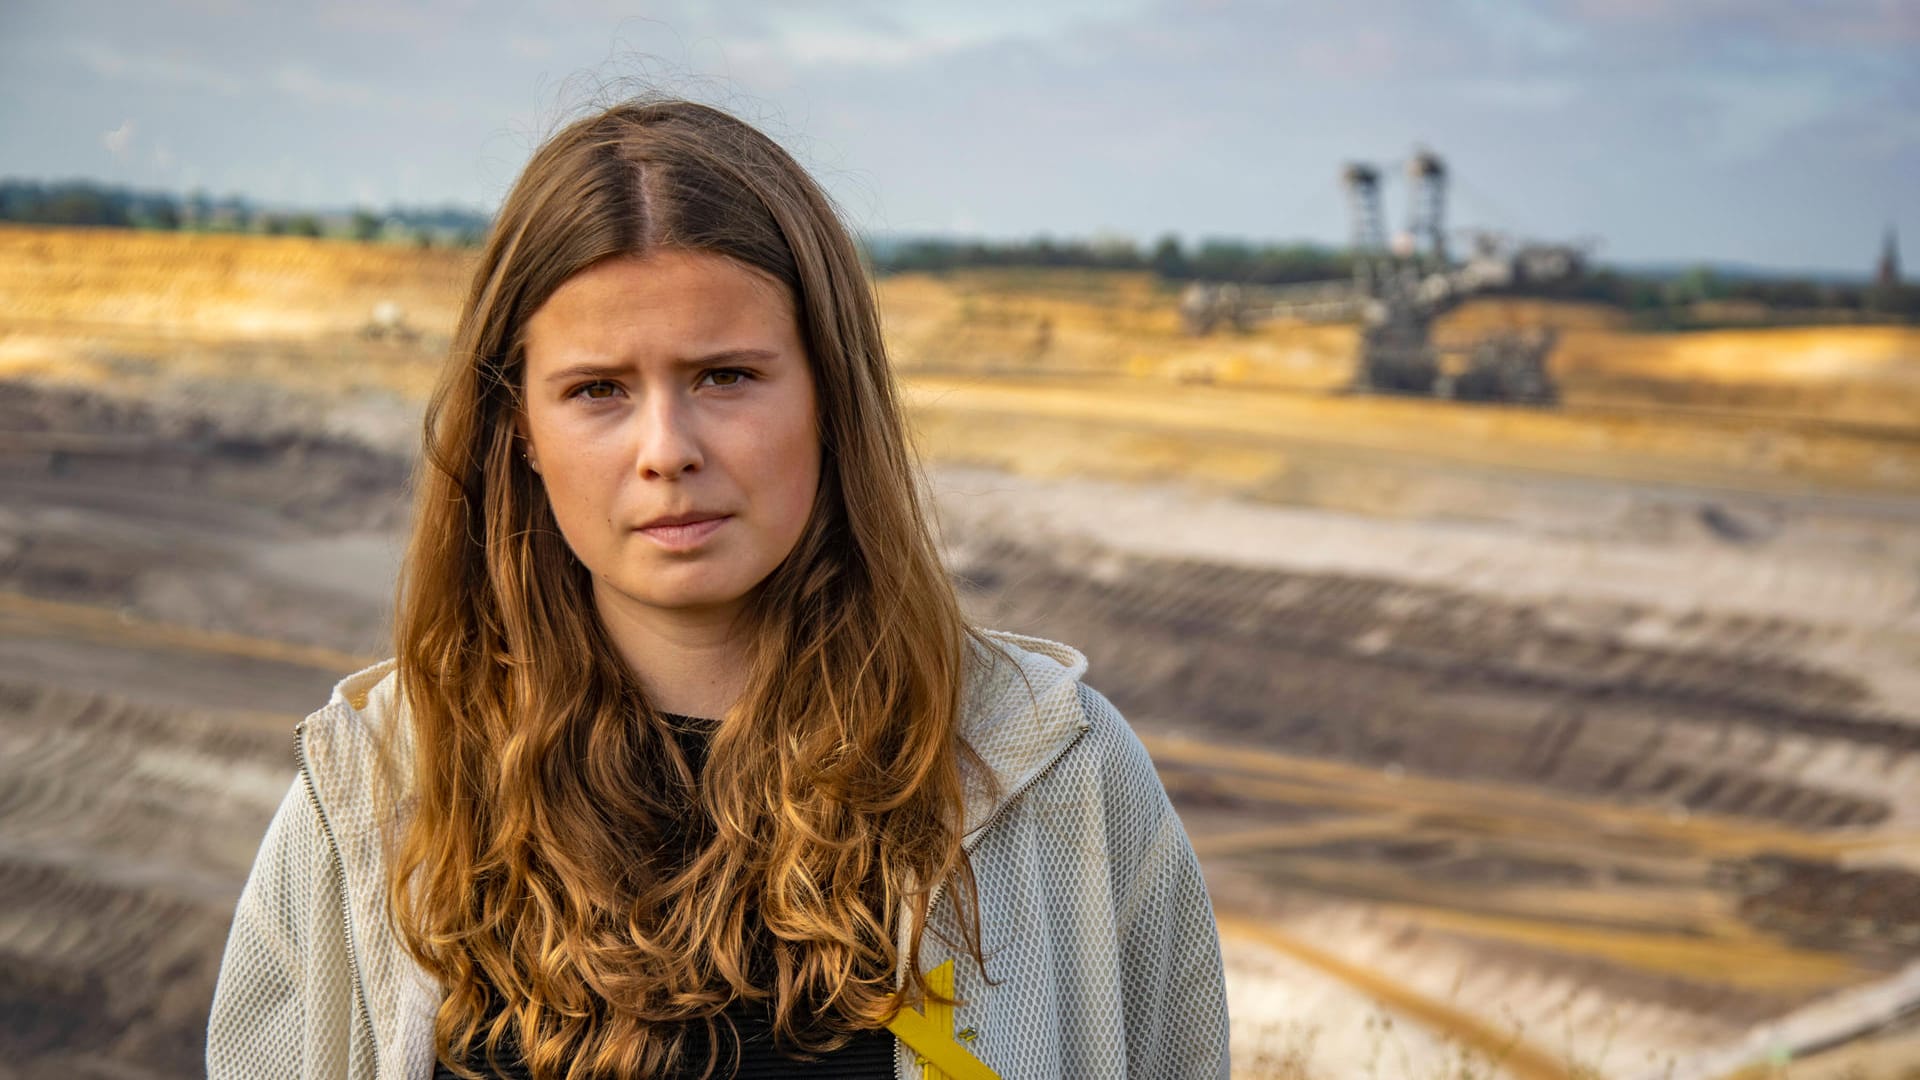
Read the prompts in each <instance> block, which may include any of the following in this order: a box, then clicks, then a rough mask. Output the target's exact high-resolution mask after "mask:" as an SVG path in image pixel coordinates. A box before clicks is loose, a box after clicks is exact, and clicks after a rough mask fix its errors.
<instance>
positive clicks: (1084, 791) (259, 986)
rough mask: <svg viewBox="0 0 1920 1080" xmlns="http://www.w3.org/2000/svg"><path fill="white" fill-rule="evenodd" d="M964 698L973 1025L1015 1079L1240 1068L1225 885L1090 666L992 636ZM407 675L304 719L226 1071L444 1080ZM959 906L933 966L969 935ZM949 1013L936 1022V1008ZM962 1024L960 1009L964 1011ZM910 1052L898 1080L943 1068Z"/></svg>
mask: <svg viewBox="0 0 1920 1080" xmlns="http://www.w3.org/2000/svg"><path fill="white" fill-rule="evenodd" d="M988 636H989V637H990V639H992V640H993V642H994V643H995V644H996V645H997V646H998V647H999V649H1000V650H1001V651H1002V654H1001V655H996V654H994V653H993V652H992V651H989V650H983V649H979V648H975V649H974V650H973V655H974V662H973V663H972V665H971V670H970V672H969V679H968V685H967V689H966V692H965V696H964V701H965V720H964V725H965V726H964V731H965V735H966V738H967V740H968V741H969V742H970V743H971V745H972V746H973V747H974V749H975V750H976V751H977V752H978V753H979V755H980V757H981V759H982V761H984V762H985V763H986V764H987V766H988V767H990V768H991V769H992V771H993V773H994V774H995V778H996V780H997V785H996V786H997V788H998V795H997V797H989V796H988V793H987V791H988V786H987V785H985V784H978V783H976V784H974V785H972V787H971V789H970V791H969V796H968V802H967V806H966V829H967V833H966V840H965V842H966V845H967V847H968V849H969V851H970V852H971V857H972V861H973V867H974V873H975V876H976V879H977V881H978V884H979V891H980V928H981V935H982V944H983V946H984V950H983V951H984V955H985V959H986V964H985V971H984V972H982V971H981V970H980V967H979V965H977V964H975V963H974V962H973V961H972V960H971V959H970V958H966V957H958V958H956V961H957V962H956V963H955V965H954V970H955V976H956V990H957V993H956V996H957V998H958V999H959V1001H960V1004H959V1005H957V1006H955V1007H954V1010H953V1017H952V1026H953V1030H954V1032H956V1033H957V1035H958V1037H959V1039H960V1040H961V1041H963V1042H964V1045H965V1046H966V1047H967V1049H968V1050H969V1051H970V1053H971V1054H972V1055H973V1056H974V1057H976V1058H977V1059H978V1060H979V1061H980V1062H982V1063H984V1064H985V1065H986V1066H987V1067H988V1068H989V1069H991V1070H992V1072H993V1073H994V1074H997V1075H998V1076H999V1077H1002V1078H1004V1080H1030V1078H1031V1080H1042V1078H1045V1080H1051V1078H1056V1077H1086V1078H1090V1080H1107V1078H1118V1077H1151V1078H1169V1080H1187V1078H1200V1077H1226V1076H1227V1008H1226V993H1225V988H1224V984H1223V980H1222V975H1221V964H1220V946H1219V939H1218V937H1217V936H1216V931H1215V927H1214V920H1213V910H1212V907H1211V905H1210V904H1209V902H1208V898H1207V891H1206V885H1205V883H1204V882H1203V881H1202V879H1201V876H1200V867H1199V863H1198V861H1197V860H1196V859H1195V857H1194V853H1193V848H1192V846H1191V845H1190V844H1189V843H1188V841H1187V836H1186V833H1185V831H1184V830H1183V829H1182V828H1181V826H1180V821H1179V819H1178V818H1177V817H1176V816H1175V814H1174V811H1173V807H1172V806H1171V805H1170V804H1169V803H1168V801H1167V796H1166V792H1165V791H1164V789H1163V788H1162V787H1161V786H1160V782H1159V780H1158V778H1157V777H1156V775H1155V773H1154V770H1153V763H1152V762H1151V761H1150V760H1149V759H1148V757H1147V753H1146V750H1145V748H1144V747H1142V746H1141V745H1140V740H1139V739H1138V738H1137V737H1135V735H1134V734H1133V732H1132V730H1131V729H1130V728H1128V726H1127V724H1126V721H1125V720H1123V719H1122V718H1121V716H1120V714H1119V712H1118V711H1116V710H1115V709H1114V707H1113V706H1112V704H1110V703H1109V702H1108V701H1107V700H1106V698H1104V697H1102V696H1101V695H1100V694H1099V693H1098V692H1096V691H1094V690H1092V689H1090V688H1088V687H1086V686H1084V685H1083V684H1082V683H1081V682H1080V676H1081V675H1082V674H1083V673H1084V672H1085V670H1086V658H1085V657H1083V656H1082V655H1081V654H1080V653H1079V652H1077V651H1075V650H1074V649H1071V648H1068V647H1067V646H1064V645H1060V644H1057V643H1054V642H1050V641H1043V640H1040V639H1038V638H1029V637H1022V636H1019V635H1014V634H1005V633H990V634H989V635H988ZM393 669H394V664H393V662H392V661H390V660H389V661H386V662H384V663H381V664H377V665H375V666H373V667H371V668H368V669H367V670H365V671H362V672H359V673H358V674H355V675H351V676H349V677H347V678H346V679H344V680H342V681H341V683H340V684H339V686H338V687H336V688H335V690H334V693H333V697H332V699H331V700H330V701H328V703H327V704H326V706H325V707H323V708H321V709H320V710H319V711H318V712H315V713H314V714H313V715H312V716H309V717H308V718H307V719H306V720H305V721H304V722H303V723H301V725H300V727H299V734H298V740H297V744H298V747H299V757H300V775H299V777H298V778H296V779H295V781H294V784H293V787H292V789H291V790H290V791H289V792H288V793H287V797H286V799H285V800H284V801H283V802H282V803H281V805H280V809H279V811H278V813H276V814H275V815H274V818H273V823H272V825H271V826H269V828H268V830H267V835H266V839H265V840H264V841H263V843H262V844H261V847H260V853H259V855H258V857H257V858H256V859H255V861H254V866H253V871H252V874H251V875H250V876H249V878H248V880H247V885H246V888H245V890H244V891H243V892H242V893H241V896H240V901H239V905H238V907H237V909H236V910H235V912H234V919H233V928H232V930H231V932H230V934H229V936H228V939H227V949H226V955H225V958H224V959H223V960H222V962H221V967H220V979H219V984H218V986H217V988H216V989H215V991H214V999H213V1011H212V1016H211V1019H210V1021H209V1025H208V1031H207V1072H208V1075H209V1076H211V1077H215V1078H228V1077H233V1078H251V1077H260V1078H267V1077H273V1078H281V1077H294V1076H301V1077H346V1078H352V1080H363V1078H364V1080H421V1078H425V1077H429V1076H431V1074H432V1072H433V1067H434V1049H433V1040H432V1030H433V1014H434V1010H435V1008H436V1007H437V1006H438V1004H439V1000H440V992H439V989H438V987H437V986H436V985H435V984H434V983H433V982H432V980H431V979H430V978H429V977H428V976H427V974H426V973H425V972H424V971H423V970H421V969H420V968H419V967H418V966H417V965H416V964H414V962H413V961H412V959H411V958H410V957H408V956H407V954H406V952H405V951H404V950H403V949H402V948H401V947H400V945H399V943H398V941H397V939H396V938H395V936H394V934H393V931H392V929H391V927H390V924H389V921H388V918H387V908H386V903H385V900H384V887H383V874H382V854H381V851H382V848H381V843H380V833H381V823H380V822H379V821H378V820H377V819H376V814H375V809H374V804H373V799H372V796H371V791H372V785H371V777H372V776H373V775H374V769H375V767H376V765H375V763H376V746H377V745H378V736H379V733H380V732H381V731H382V730H383V729H384V727H385V725H388V724H392V723H396V722H397V718H398V714H399V711H400V705H399V701H398V697H399V695H398V693H397V678H396V677H395V676H394V674H393ZM951 907H952V905H946V904H942V905H939V913H940V914H939V915H937V916H936V918H935V920H934V924H933V926H932V927H931V928H930V932H929V933H928V935H927V937H926V939H925V942H926V944H925V945H924V946H923V952H924V954H925V955H923V956H922V958H921V961H920V962H921V965H922V967H923V969H924V970H928V971H931V970H933V969H934V968H935V967H937V966H938V965H940V964H941V963H942V962H943V961H945V960H946V959H948V958H949V957H948V953H949V952H950V951H951V950H948V949H947V947H946V946H944V945H943V944H942V942H943V941H957V940H959V938H958V935H957V933H956V932H955V928H954V927H953V926H951V925H950V923H949V922H948V917H949V913H950V911H951ZM933 1015H934V1013H933V1012H931V1011H930V1012H929V1016H933ZM941 1019H942V1020H944V1019H945V1018H944V1017H941ZM918 1056H919V1055H917V1054H916V1053H914V1052H913V1051H912V1050H911V1049H910V1048H908V1047H907V1046H906V1045H904V1044H900V1045H899V1048H898V1049H897V1051H896V1054H895V1069H894V1072H895V1075H896V1076H897V1077H900V1078H916V1080H917V1078H920V1077H922V1076H923V1075H929V1076H931V1075H933V1073H934V1072H935V1070H930V1069H926V1068H925V1067H923V1065H922V1064H921V1063H920V1062H919V1061H917V1060H916V1059H917V1058H918Z"/></svg>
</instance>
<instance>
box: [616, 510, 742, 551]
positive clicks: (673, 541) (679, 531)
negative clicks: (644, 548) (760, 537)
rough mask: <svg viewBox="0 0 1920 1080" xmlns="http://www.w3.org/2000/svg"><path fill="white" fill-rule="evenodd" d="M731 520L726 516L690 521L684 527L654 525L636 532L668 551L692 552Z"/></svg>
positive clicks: (729, 516) (731, 518) (730, 516)
mask: <svg viewBox="0 0 1920 1080" xmlns="http://www.w3.org/2000/svg"><path fill="white" fill-rule="evenodd" d="M732 520H733V517H732V515H726V516H723V517H716V518H708V519H707V520H705V521H690V522H688V523H687V524H685V525H654V526H651V527H649V528H644V529H638V530H636V531H637V532H639V533H640V534H641V535H642V536H645V537H646V538H647V539H649V540H652V541H653V542H654V543H656V544H659V545H660V546H661V547H663V548H666V549H667V550H668V551H692V550H693V549H694V548H697V547H699V546H700V545H701V544H703V543H706V540H707V538H708V537H710V536H712V535H713V534H714V533H716V532H718V531H719V530H720V526H722V525H725V524H726V523H727V522H729V521H732Z"/></svg>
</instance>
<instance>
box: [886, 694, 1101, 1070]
mask: <svg viewBox="0 0 1920 1080" xmlns="http://www.w3.org/2000/svg"><path fill="white" fill-rule="evenodd" d="M1076 696H1079V695H1076ZM1086 707H1087V703H1086V698H1085V697H1080V715H1081V716H1082V718H1083V720H1082V722H1081V725H1080V728H1079V730H1077V731H1075V732H1074V733H1073V738H1071V739H1068V740H1067V743H1066V745H1065V746H1062V747H1061V748H1060V749H1059V750H1058V751H1057V752H1056V753H1055V754H1054V755H1053V756H1052V757H1050V758H1048V759H1047V763H1046V764H1045V765H1042V766H1041V767H1040V768H1039V769H1037V770H1035V772H1034V774H1033V775H1032V776H1029V777H1027V778H1026V780H1024V781H1022V782H1021V784H1020V786H1019V787H1017V788H1015V789H1014V790H1013V791H1012V793H1010V794H1009V795H1008V796H1007V797H1006V798H1004V799H1001V800H1000V805H999V806H996V807H994V808H993V813H991V814H988V815H987V820H985V821H983V822H981V823H980V827H979V828H977V829H975V830H973V833H972V839H971V840H963V841H961V848H962V849H963V850H965V851H966V852H967V853H968V854H972V853H973V849H974V848H976V847H979V846H980V841H982V840H984V839H986V835H987V833H989V832H991V831H992V830H993V827H994V825H996V824H998V823H999V821H1000V819H1001V818H1003V817H1005V816H1006V815H1007V811H1008V808H1009V807H1011V806H1013V804H1015V803H1017V802H1019V801H1020V798H1021V796H1023V795H1025V794H1026V793H1027V792H1028V790H1030V789H1031V788H1032V787H1033V786H1034V785H1035V784H1038V783H1039V782H1040V781H1041V780H1043V779H1045V778H1046V776H1047V774H1048V773H1050V772H1052V771H1053V767H1054V766H1055V765H1058V764H1060V759H1062V758H1064V757H1066V756H1067V752H1068V751H1070V750H1072V749H1073V748H1074V747H1076V746H1078V745H1080V740H1081V739H1083V738H1085V737H1086V734H1087V731H1088V730H1089V729H1091V728H1092V727H1093V725H1092V723H1090V722H1087V721H1085V720H1084V717H1085V716H1086ZM950 880H952V879H951V878H941V879H940V881H939V882H938V883H937V884H935V885H934V887H933V891H932V892H930V893H928V894H927V918H928V919H929V920H931V919H932V918H933V912H934V906H935V905H937V904H938V903H940V895H941V894H942V893H943V892H945V891H946V888H947V882H948V881H950ZM909 962H910V960H909V958H908V956H907V954H906V951H905V950H904V949H903V950H902V951H901V953H900V971H899V973H898V975H897V976H896V978H895V982H896V984H897V985H896V986H895V989H896V990H898V989H899V988H901V987H904V986H906V984H907V964H908V963H909ZM956 968H957V965H956ZM955 978H956V979H957V978H958V972H957V971H956V973H955ZM900 1069H901V1066H898V1065H896V1067H895V1070H894V1075H895V1076H896V1077H900V1076H905V1075H906V1073H904V1072H902V1071H900Z"/></svg>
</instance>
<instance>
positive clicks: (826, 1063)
mask: <svg viewBox="0 0 1920 1080" xmlns="http://www.w3.org/2000/svg"><path fill="white" fill-rule="evenodd" d="M667 721H668V723H670V724H672V725H673V729H674V734H675V737H676V738H677V739H678V740H679V742H680V749H681V752H682V753H684V754H685V755H686V757H687V764H688V765H689V766H691V767H692V768H693V770H694V772H695V773H696V774H697V773H698V772H699V770H700V767H701V765H702V764H703V763H704V762H705V760H706V749H707V736H708V735H709V734H710V733H711V732H712V730H713V721H711V720H701V719H696V718H693V717H687V716H679V715H675V714H672V713H669V714H667ZM726 1018H727V1019H728V1020H731V1021H732V1022H733V1026H734V1031H735V1032H736V1033H737V1034H738V1041H737V1043H736V1042H735V1041H734V1040H732V1039H730V1038H729V1037H728V1032H727V1025H726V1023H725V1022H720V1021H716V1034H717V1035H718V1036H719V1038H720V1040H721V1046H720V1053H719V1055H718V1061H719V1064H718V1066H717V1067H716V1069H715V1072H714V1076H715V1077H717V1078H720V1080H726V1078H728V1077H732V1078H734V1080H776V1078H783V1077H809V1076H810V1077H829V1076H831V1077H838V1078H841V1080H890V1078H891V1077H892V1076H893V1050H894V1038H893V1033H892V1032H889V1031H886V1030H884V1029H883V1030H877V1031H859V1032H855V1033H854V1035H853V1038H852V1039H851V1040H849V1041H848V1042H847V1044H846V1045H845V1046H842V1047H841V1048H840V1049H838V1050H834V1051H832V1052H829V1053H825V1054H818V1055H814V1056H813V1059H812V1060H800V1059H798V1058H793V1057H789V1056H787V1055H786V1054H783V1053H781V1052H780V1050H779V1049H778V1048H777V1047H775V1045H774V1042H773V1017H772V1013H771V1009H770V1006H769V1005H767V1004H765V1003H762V1004H760V1005H749V1004H747V1003H745V1002H738V1001H736V1002H734V1003H733V1004H732V1005H729V1006H728V1007H727V1010H726ZM681 1047H682V1049H681V1055H680V1062H679V1064H678V1066H677V1067H676V1068H675V1070H674V1072H673V1074H672V1080H683V1078H684V1080H692V1078H694V1077H697V1076H699V1075H700V1074H701V1073H702V1072H703V1071H704V1070H705V1069H706V1067H707V1057H708V1053H709V1043H708V1036H707V1028H706V1025H705V1024H690V1025H688V1027H687V1029H686V1039H685V1041H684V1042H683V1043H682V1044H681ZM499 1056H500V1064H501V1066H502V1069H501V1071H499V1072H494V1071H493V1070H492V1069H491V1068H490V1067H489V1066H488V1065H487V1060H486V1055H485V1054H484V1053H481V1052H478V1049H477V1048H476V1052H475V1053H473V1054H471V1055H470V1056H469V1057H468V1059H467V1067H468V1068H470V1069H472V1070H473V1071H474V1072H476V1073H479V1074H480V1075H481V1076H483V1077H489V1078H497V1080H529V1076H528V1073H527V1069H526V1065H525V1063H524V1062H523V1061H522V1060H521V1057H520V1052H519V1048H518V1047H517V1046H515V1045H513V1044H512V1039H511V1036H510V1037H509V1038H508V1039H507V1040H506V1041H505V1042H504V1043H503V1045H502V1046H501V1048H500V1055H499ZM730 1066H731V1068H730ZM433 1080H456V1077H455V1075H454V1073H453V1071H452V1070H451V1069H449V1068H448V1067H447V1065H446V1063H445V1062H436V1063H435V1065H434V1070H433Z"/></svg>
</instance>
